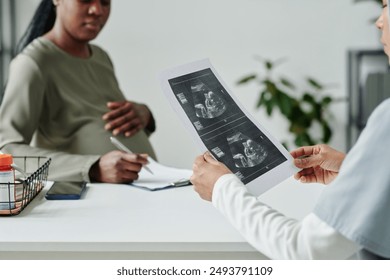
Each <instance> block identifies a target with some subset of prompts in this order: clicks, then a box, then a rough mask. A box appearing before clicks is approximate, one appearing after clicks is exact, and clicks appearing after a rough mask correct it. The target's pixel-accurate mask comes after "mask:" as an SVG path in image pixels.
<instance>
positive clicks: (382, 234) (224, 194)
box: [191, 0, 390, 259]
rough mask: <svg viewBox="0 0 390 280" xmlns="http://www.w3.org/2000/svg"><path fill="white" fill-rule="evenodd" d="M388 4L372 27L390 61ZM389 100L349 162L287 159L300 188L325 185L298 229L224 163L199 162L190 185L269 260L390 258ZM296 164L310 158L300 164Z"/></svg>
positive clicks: (311, 150)
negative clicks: (257, 195)
mask: <svg viewBox="0 0 390 280" xmlns="http://www.w3.org/2000/svg"><path fill="white" fill-rule="evenodd" d="M387 5H388V0H383V11H382V14H381V15H380V17H379V18H378V20H377V22H376V26H377V27H378V28H379V29H380V30H381V31H382V37H381V42H382V43H383V45H384V49H385V52H386V54H387V55H388V56H389V58H390V31H389V29H390V26H389V8H388V6H387ZM389 143H390V100H389V99H388V100H385V101H384V102H383V103H382V104H381V105H379V106H378V107H377V108H376V110H375V111H374V112H373V113H372V115H371V117H370V119H369V121H368V123H367V126H366V128H365V130H364V131H363V132H362V134H361V136H360V138H359V140H358V141H357V143H356V145H355V146H354V147H353V148H352V149H351V151H350V152H349V153H348V155H346V156H345V155H344V154H343V153H341V152H338V151H336V150H334V149H332V148H330V147H329V146H327V145H316V146H310V147H301V148H299V149H296V150H294V151H292V152H291V155H292V156H293V157H294V163H295V165H296V166H297V167H299V168H301V169H302V170H301V171H300V172H298V173H297V174H295V178H296V179H298V180H300V181H301V182H303V183H311V182H317V183H323V184H327V185H329V186H328V187H327V188H326V189H325V191H324V192H323V193H322V195H321V196H320V198H319V201H318V203H317V205H316V207H315V208H314V210H313V212H312V213H310V214H309V215H307V216H306V217H305V218H304V219H303V220H302V221H297V220H294V219H291V218H288V217H286V216H284V215H283V214H281V213H280V212H278V211H277V210H274V209H272V208H270V207H268V206H267V205H264V204H263V203H261V202H260V201H259V200H257V198H256V197H254V196H252V195H251V194H249V193H248V192H247V190H246V188H245V187H244V185H243V184H242V183H241V181H240V180H239V179H238V178H237V177H236V176H235V175H233V174H232V173H231V172H230V170H229V169H227V168H226V166H225V165H223V164H222V163H220V162H218V161H215V160H214V159H213V158H212V157H211V155H210V154H208V153H205V154H204V155H201V156H199V157H197V158H196V160H195V163H194V166H193V171H194V173H193V175H192V177H191V181H192V183H193V184H194V188H195V190H196V191H197V192H198V193H199V195H200V196H201V197H202V198H203V199H205V200H209V201H211V202H212V203H213V205H214V206H215V207H216V208H217V209H218V210H219V211H220V212H221V213H222V214H223V215H224V216H225V217H226V218H227V219H228V220H229V221H230V222H231V223H232V224H233V225H234V227H235V228H236V229H237V230H238V231H239V232H240V233H241V234H242V235H243V236H244V237H245V238H246V239H247V241H248V242H249V243H250V244H252V245H253V246H254V247H255V248H257V249H258V250H259V251H261V252H262V253H263V254H265V255H266V256H268V257H269V258H272V259H347V258H360V259H389V258H390V220H389V218H388V217H389V213H390V172H389V159H390V149H388V147H387V146H388V145H389ZM301 156H308V157H306V158H303V159H301V158H300V157H301Z"/></svg>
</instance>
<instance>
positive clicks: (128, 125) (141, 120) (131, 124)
mask: <svg viewBox="0 0 390 280" xmlns="http://www.w3.org/2000/svg"><path fill="white" fill-rule="evenodd" d="M107 107H108V109H110V111H109V112H108V113H106V114H104V115H103V120H105V121H106V122H107V124H106V125H105V126H104V128H105V129H107V130H111V131H112V134H113V135H115V136H116V135H118V134H121V133H123V134H124V135H125V136H126V137H130V136H133V135H134V134H136V133H137V132H138V131H140V130H142V129H144V128H145V127H146V126H147V125H148V124H149V122H150V120H151V118H152V114H151V112H150V111H149V109H148V107H147V106H146V105H143V104H137V103H134V102H130V101H118V102H108V103H107Z"/></svg>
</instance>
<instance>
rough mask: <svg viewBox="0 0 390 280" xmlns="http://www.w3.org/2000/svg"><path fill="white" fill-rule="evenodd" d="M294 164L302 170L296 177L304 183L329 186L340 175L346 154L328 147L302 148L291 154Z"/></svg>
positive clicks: (321, 145) (323, 145)
mask: <svg viewBox="0 0 390 280" xmlns="http://www.w3.org/2000/svg"><path fill="white" fill-rule="evenodd" d="M291 155H292V157H293V158H294V164H295V165H296V166H297V167H298V168H301V169H302V170H301V171H299V172H298V173H296V174H295V175H294V177H295V179H297V180H299V181H301V182H302V183H322V184H325V185H327V184H329V183H330V182H332V181H333V180H334V179H335V178H336V177H337V175H338V173H339V169H340V166H341V164H342V162H343V160H344V158H345V154H344V153H342V152H339V151H337V150H335V149H332V148H331V147H329V146H328V145H325V144H320V145H315V146H305V147H300V148H298V149H296V150H294V151H292V152H291Z"/></svg>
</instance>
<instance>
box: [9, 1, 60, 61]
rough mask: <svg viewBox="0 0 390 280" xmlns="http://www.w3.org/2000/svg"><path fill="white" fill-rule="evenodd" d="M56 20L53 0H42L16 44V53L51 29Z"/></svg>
mask: <svg viewBox="0 0 390 280" xmlns="http://www.w3.org/2000/svg"><path fill="white" fill-rule="evenodd" d="M55 20H56V10H55V6H54V4H53V2H52V0H42V1H41V3H40V4H39V6H38V8H37V9H36V11H35V14H34V16H33V18H32V20H31V22H30V24H29V25H28V27H27V29H26V31H25V33H24V34H23V36H22V38H21V39H20V40H19V42H18V44H17V46H16V50H15V55H17V54H19V53H20V52H21V51H23V49H24V48H25V47H26V46H27V45H28V44H30V43H31V42H32V41H33V40H34V39H35V38H38V37H39V36H42V35H43V34H45V33H47V32H48V31H49V30H51V29H52V28H53V26H54V22H55Z"/></svg>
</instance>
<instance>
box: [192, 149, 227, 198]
mask: <svg viewBox="0 0 390 280" xmlns="http://www.w3.org/2000/svg"><path fill="white" fill-rule="evenodd" d="M228 173H231V171H230V170H229V169H228V168H227V167H226V166H225V165H224V164H223V163H220V162H219V161H217V160H215V159H214V158H213V157H212V156H211V154H210V153H209V152H206V153H204V154H203V155H201V156H198V157H197V158H196V159H195V162H194V165H193V174H192V176H191V179H190V180H191V183H192V184H193V185H194V190H195V191H196V192H197V193H198V194H199V195H200V197H201V198H203V199H204V200H208V201H211V199H212V196H213V189H214V185H215V183H216V182H217V180H218V179H219V177H221V176H222V175H225V174H228Z"/></svg>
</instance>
